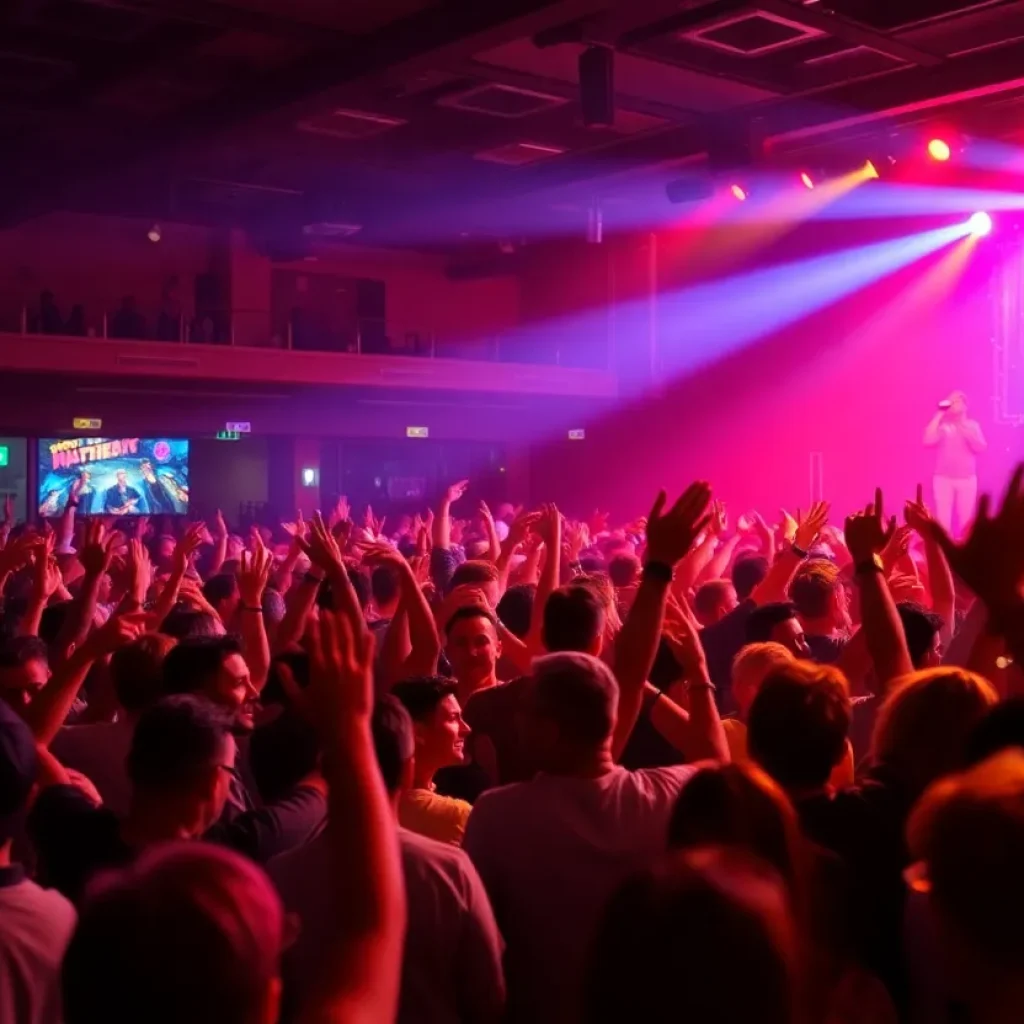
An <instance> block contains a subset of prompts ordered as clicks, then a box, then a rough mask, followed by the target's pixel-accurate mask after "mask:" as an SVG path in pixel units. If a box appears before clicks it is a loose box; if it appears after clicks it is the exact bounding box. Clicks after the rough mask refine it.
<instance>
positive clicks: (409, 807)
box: [398, 789, 473, 846]
mask: <svg viewBox="0 0 1024 1024" xmlns="http://www.w3.org/2000/svg"><path fill="white" fill-rule="evenodd" d="M472 809H473V808H472V806H471V805H470V804H467V803H466V801H465V800H455V799H454V798H452V797H450V796H439V795H438V794H437V793H433V792H431V791H430V790H429V789H410V790H406V792H404V793H403V794H402V797H401V799H400V800H399V802H398V822H399V824H400V825H401V826H402V828H407V829H408V830H409V831H410V832H417V833H419V835H421V836H426V837H427V838H428V839H436V840H437V841H438V842H440V843H448V844H450V845H451V846H461V845H462V835H463V833H464V832H465V831H466V819H467V818H468V817H469V812H470V811H471V810H472Z"/></svg>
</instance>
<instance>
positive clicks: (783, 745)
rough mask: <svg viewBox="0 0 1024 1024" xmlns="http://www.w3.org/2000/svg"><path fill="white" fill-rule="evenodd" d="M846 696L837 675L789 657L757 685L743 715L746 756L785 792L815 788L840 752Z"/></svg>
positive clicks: (846, 715)
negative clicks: (747, 753)
mask: <svg viewBox="0 0 1024 1024" xmlns="http://www.w3.org/2000/svg"><path fill="white" fill-rule="evenodd" d="M849 729H850V697H849V691H848V688H847V683H846V679H845V678H844V677H843V674H842V673H841V672H840V671H839V670H838V669H835V668H832V667H831V666H828V665H814V664H811V663H810V662H802V661H794V662H793V663H792V664H791V665H789V666H787V667H786V668H783V669H778V670H777V671H775V672H773V673H772V674H771V675H769V676H768V677H767V678H766V679H765V680H764V682H763V683H762V684H761V688H760V690H758V693H757V696H756V697H755V698H754V702H753V704H751V706H750V713H749V715H748V717H747V748H748V750H749V751H750V756H751V757H752V758H753V760H754V761H755V762H756V763H757V764H759V765H760V766H761V767H762V768H763V769H764V770H765V771H766V772H767V773H768V774H769V775H770V776H771V777H772V778H773V779H774V780H775V781H776V782H777V783H778V784H779V785H780V786H782V788H783V789H785V790H786V791H787V792H789V793H791V794H800V793H804V792H809V791H814V790H819V789H821V788H822V787H823V786H824V785H825V784H826V783H827V782H828V778H829V775H830V774H831V773H832V769H833V768H834V767H835V766H836V765H837V764H839V762H840V761H841V760H842V759H843V757H844V756H845V754H846V742H847V733H848V732H849Z"/></svg>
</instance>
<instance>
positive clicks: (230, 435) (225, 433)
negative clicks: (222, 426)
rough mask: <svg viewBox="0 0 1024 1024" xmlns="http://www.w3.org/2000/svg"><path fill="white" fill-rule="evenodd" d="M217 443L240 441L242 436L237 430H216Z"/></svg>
mask: <svg viewBox="0 0 1024 1024" xmlns="http://www.w3.org/2000/svg"><path fill="white" fill-rule="evenodd" d="M217 440H218V441H241V440H242V435H241V433H240V432H239V431H237V430H218V431H217Z"/></svg>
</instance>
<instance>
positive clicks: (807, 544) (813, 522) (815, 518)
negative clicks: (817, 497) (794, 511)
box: [793, 501, 830, 551]
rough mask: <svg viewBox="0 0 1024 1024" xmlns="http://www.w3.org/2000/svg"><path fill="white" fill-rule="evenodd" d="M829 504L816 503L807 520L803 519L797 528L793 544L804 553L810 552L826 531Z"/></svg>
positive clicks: (824, 502)
mask: <svg viewBox="0 0 1024 1024" xmlns="http://www.w3.org/2000/svg"><path fill="white" fill-rule="evenodd" d="M829 508H830V506H829V504H828V502H827V501H816V502H815V503H814V504H813V505H812V506H811V510H810V511H809V512H808V513H807V516H806V518H801V519H800V521H799V522H798V523H797V526H796V533H795V534H794V535H793V544H795V545H796V546H797V547H798V548H801V549H802V550H804V551H808V550H809V549H810V548H811V547H812V546H813V545H814V542H815V541H816V540H817V539H818V534H819V533H821V531H822V530H823V529H824V527H825V524H826V523H827V522H828V513H829Z"/></svg>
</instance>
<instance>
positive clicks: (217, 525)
mask: <svg viewBox="0 0 1024 1024" xmlns="http://www.w3.org/2000/svg"><path fill="white" fill-rule="evenodd" d="M227 557H228V524H227V523H225V522H224V513H223V512H221V510H220V509H217V518H216V519H215V520H214V528H213V555H212V556H211V558H210V570H209V573H208V575H207V579H209V577H210V576H215V575H216V574H217V573H219V572H220V570H221V568H222V567H223V565H224V562H225V560H226V559H227Z"/></svg>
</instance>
